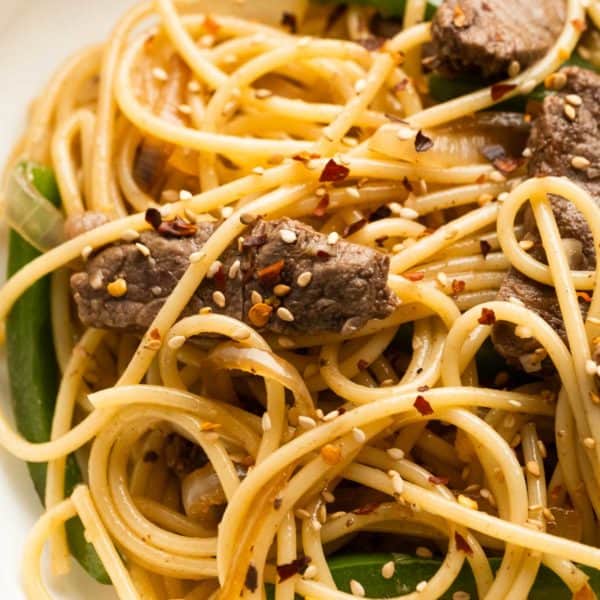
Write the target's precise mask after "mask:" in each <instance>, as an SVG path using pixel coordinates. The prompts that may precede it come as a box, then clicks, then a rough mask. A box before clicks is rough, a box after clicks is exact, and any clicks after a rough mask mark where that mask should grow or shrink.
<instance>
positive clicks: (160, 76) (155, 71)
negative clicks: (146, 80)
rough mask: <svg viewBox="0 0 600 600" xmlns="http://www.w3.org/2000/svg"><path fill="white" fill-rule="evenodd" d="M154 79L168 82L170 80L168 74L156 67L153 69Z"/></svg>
mask: <svg viewBox="0 0 600 600" xmlns="http://www.w3.org/2000/svg"><path fill="white" fill-rule="evenodd" d="M152 77H154V79H158V81H167V79H169V76H168V75H167V72H166V71H165V70H164V69H163V68H161V67H154V68H153V69H152Z"/></svg>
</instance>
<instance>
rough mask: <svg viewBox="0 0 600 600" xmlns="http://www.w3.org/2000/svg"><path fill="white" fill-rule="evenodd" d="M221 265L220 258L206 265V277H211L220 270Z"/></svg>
mask: <svg viewBox="0 0 600 600" xmlns="http://www.w3.org/2000/svg"><path fill="white" fill-rule="evenodd" d="M222 266H223V263H222V262H221V261H220V260H215V262H214V263H213V264H212V265H210V267H208V271H206V278H207V279H212V278H213V277H214V276H215V275H216V274H217V273H218V272H219V271H220V270H221V267H222Z"/></svg>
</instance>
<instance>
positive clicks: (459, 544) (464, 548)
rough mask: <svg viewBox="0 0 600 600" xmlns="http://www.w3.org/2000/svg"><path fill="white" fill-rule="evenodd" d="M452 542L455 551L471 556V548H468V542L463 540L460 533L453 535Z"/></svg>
mask: <svg viewBox="0 0 600 600" xmlns="http://www.w3.org/2000/svg"><path fill="white" fill-rule="evenodd" d="M454 541H455V542H456V549H457V550H458V551H460V552H464V553H465V554H468V555H469V556H472V555H473V548H471V546H469V542H467V540H465V538H464V537H463V536H462V535H460V533H458V532H455V533H454Z"/></svg>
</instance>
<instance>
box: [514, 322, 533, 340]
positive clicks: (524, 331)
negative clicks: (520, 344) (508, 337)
mask: <svg viewBox="0 0 600 600" xmlns="http://www.w3.org/2000/svg"><path fill="white" fill-rule="evenodd" d="M515 335H516V336H517V337H518V338H521V339H522V340H525V339H528V338H530V337H533V332H532V331H531V329H529V327H525V326H524V325H517V326H516V327H515Z"/></svg>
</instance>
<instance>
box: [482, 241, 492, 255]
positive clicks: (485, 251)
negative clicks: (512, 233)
mask: <svg viewBox="0 0 600 600" xmlns="http://www.w3.org/2000/svg"><path fill="white" fill-rule="evenodd" d="M479 249H480V250H481V254H482V255H483V258H486V257H487V255H488V254H489V253H490V252H491V250H492V245H491V244H490V243H489V242H488V241H487V240H479Z"/></svg>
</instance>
